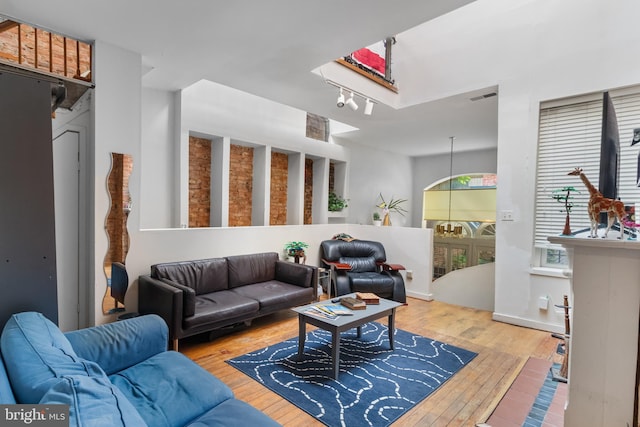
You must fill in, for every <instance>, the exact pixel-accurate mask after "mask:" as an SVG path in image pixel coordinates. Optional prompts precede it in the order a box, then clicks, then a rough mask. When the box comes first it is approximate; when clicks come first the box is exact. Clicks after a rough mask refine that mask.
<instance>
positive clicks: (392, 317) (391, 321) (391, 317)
mask: <svg viewBox="0 0 640 427" xmlns="http://www.w3.org/2000/svg"><path fill="white" fill-rule="evenodd" d="M395 317H396V309H395V308H394V309H392V310H391V314H390V315H389V326H388V328H389V346H390V347H391V350H393V349H394V347H393V337H394V335H395V334H394V333H393V331H395V328H396V327H395Z"/></svg>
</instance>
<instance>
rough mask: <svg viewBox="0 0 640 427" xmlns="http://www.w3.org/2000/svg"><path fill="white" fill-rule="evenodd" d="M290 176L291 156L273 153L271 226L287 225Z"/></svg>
mask: <svg viewBox="0 0 640 427" xmlns="http://www.w3.org/2000/svg"><path fill="white" fill-rule="evenodd" d="M288 176H289V156H288V155H287V154H284V153H277V152H275V151H274V152H271V184H270V185H271V200H270V207H269V224H270V225H286V224H287V189H288V188H289V187H288V183H287V178H288Z"/></svg>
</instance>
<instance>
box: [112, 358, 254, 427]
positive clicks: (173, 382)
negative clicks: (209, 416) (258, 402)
mask: <svg viewBox="0 0 640 427" xmlns="http://www.w3.org/2000/svg"><path fill="white" fill-rule="evenodd" d="M109 379H110V380H111V382H112V383H113V384H114V385H115V386H116V387H118V388H119V389H120V391H122V393H123V394H124V396H125V397H126V398H127V399H128V400H129V402H131V403H132V404H133V406H134V407H135V408H136V410H137V411H138V413H139V414H140V416H141V417H142V418H143V419H144V420H145V422H146V423H147V424H148V425H150V426H153V427H168V426H184V425H187V424H189V423H190V422H191V421H193V420H194V419H196V418H197V417H199V416H200V415H202V414H203V413H205V412H207V411H209V410H210V409H211V408H212V407H214V406H216V405H218V404H220V403H222V402H224V401H226V400H228V399H231V398H233V393H232V391H231V389H230V388H229V387H227V386H226V385H225V384H224V383H222V382H221V381H220V380H219V379H217V378H216V377H214V376H213V375H211V374H209V373H208V372H207V371H206V370H204V369H203V368H201V367H200V366H198V365H197V364H195V363H193V361H191V360H190V359H189V358H187V357H186V356H184V355H182V354H180V353H177V352H175V351H167V352H164V353H160V354H157V355H155V356H153V357H151V358H149V359H148V360H146V361H144V362H142V363H139V364H137V365H135V366H132V367H131V368H129V369H126V370H124V371H121V372H119V373H117V374H114V375H111V376H110V377H109ZM238 421H240V420H238ZM241 424H242V425H250V424H245V423H241Z"/></svg>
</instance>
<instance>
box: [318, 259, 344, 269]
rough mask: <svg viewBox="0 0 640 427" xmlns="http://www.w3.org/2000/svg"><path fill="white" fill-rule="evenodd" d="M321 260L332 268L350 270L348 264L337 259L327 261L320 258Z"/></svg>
mask: <svg viewBox="0 0 640 427" xmlns="http://www.w3.org/2000/svg"><path fill="white" fill-rule="evenodd" d="M322 262H324V263H325V264H327V265H328V266H329V267H330V268H331V269H332V270H351V266H350V265H349V264H344V263H341V262H337V261H328V260H326V259H324V258H323V259H322Z"/></svg>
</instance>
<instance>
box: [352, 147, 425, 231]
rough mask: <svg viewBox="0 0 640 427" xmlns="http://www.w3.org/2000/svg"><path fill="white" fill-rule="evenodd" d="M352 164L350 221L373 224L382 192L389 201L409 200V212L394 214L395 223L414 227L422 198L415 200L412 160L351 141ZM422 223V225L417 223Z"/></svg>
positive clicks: (407, 204) (406, 204)
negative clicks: (415, 212) (414, 218)
mask: <svg viewBox="0 0 640 427" xmlns="http://www.w3.org/2000/svg"><path fill="white" fill-rule="evenodd" d="M349 148H350V150H351V161H350V165H349V191H348V198H349V215H348V218H347V222H350V223H356V224H371V223H372V215H373V212H374V211H378V212H381V210H380V209H378V208H376V207H375V205H376V203H377V202H378V195H379V194H380V193H382V195H383V196H384V198H385V200H386V201H389V200H390V199H391V198H392V197H393V198H394V199H407V202H406V203H403V205H402V206H403V207H404V208H405V209H406V210H407V211H408V212H409V213H407V214H405V215H404V216H403V215H400V214H397V213H394V212H392V213H391V223H392V224H393V225H394V226H411V225H412V224H411V214H410V212H412V211H413V210H414V209H415V208H416V206H421V205H422V199H420V200H415V199H414V198H413V197H411V196H412V194H411V188H412V184H413V176H412V167H411V159H410V158H409V157H407V156H403V155H400V154H397V153H392V152H390V151H380V150H372V149H371V148H370V147H364V146H361V145H355V144H350V145H349ZM418 226H419V225H418Z"/></svg>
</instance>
